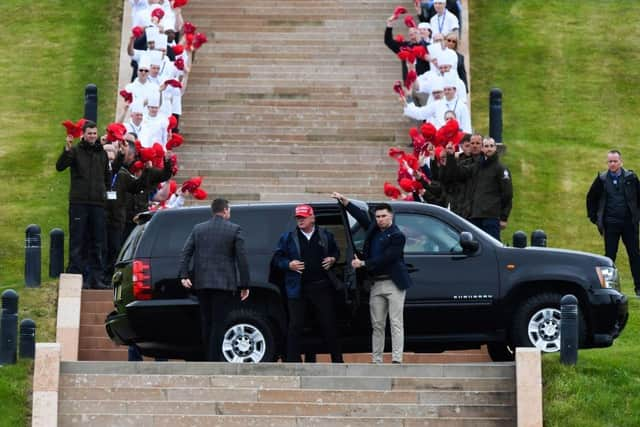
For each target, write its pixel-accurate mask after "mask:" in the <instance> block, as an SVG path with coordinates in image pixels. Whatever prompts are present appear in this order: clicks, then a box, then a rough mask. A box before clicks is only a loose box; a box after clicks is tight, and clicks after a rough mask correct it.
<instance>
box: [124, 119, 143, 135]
mask: <svg viewBox="0 0 640 427" xmlns="http://www.w3.org/2000/svg"><path fill="white" fill-rule="evenodd" d="M142 123H143V122H140V124H139V125H137V126H136V124H135V123H133V120H131V119H129V120H127V121H126V122H125V124H124V127H126V128H127V132H128V133H135V134H136V135H140V132H141V131H142Z"/></svg>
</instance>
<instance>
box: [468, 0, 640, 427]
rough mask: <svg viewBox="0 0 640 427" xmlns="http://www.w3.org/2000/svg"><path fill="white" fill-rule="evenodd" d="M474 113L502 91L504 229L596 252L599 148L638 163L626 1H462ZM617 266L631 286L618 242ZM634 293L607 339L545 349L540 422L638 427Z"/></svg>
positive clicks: (633, 165)
mask: <svg viewBox="0 0 640 427" xmlns="http://www.w3.org/2000/svg"><path fill="white" fill-rule="evenodd" d="M470 12H471V17H470V24H471V28H470V32H471V61H472V67H471V76H472V90H473V104H472V111H473V121H474V124H475V126H476V128H477V129H478V130H480V131H481V132H486V130H487V129H488V110H487V106H488V93H489V90H490V88H492V87H499V88H501V89H502V91H503V100H504V119H503V120H504V142H505V144H506V145H507V146H508V154H507V156H506V157H505V158H504V161H505V163H506V164H507V165H508V166H509V167H510V169H511V171H512V173H513V180H514V187H515V198H514V207H513V211H512V215H511V218H510V221H509V222H510V224H509V227H508V229H507V230H506V233H505V234H504V236H505V239H507V240H510V236H511V235H512V234H513V232H514V231H516V230H518V229H522V230H524V231H526V232H527V234H530V233H531V231H533V230H535V229H537V228H542V229H544V230H545V231H546V232H547V234H548V241H549V246H556V247H565V248H571V249H577V250H584V251H590V252H596V253H602V251H603V243H602V239H601V238H600V236H599V235H598V233H597V231H596V229H595V227H594V226H593V225H592V224H591V223H590V222H589V221H588V220H587V218H586V210H585V195H586V192H587V190H588V189H589V186H590V185H591V182H592V181H593V179H594V178H595V176H596V172H597V171H599V170H604V169H606V163H605V160H606V151H607V150H608V149H610V148H618V149H620V150H621V151H622V154H623V159H624V160H626V165H625V166H626V167H628V168H630V169H636V170H640V159H639V158H638V154H639V153H640V145H638V138H639V136H640V128H638V127H637V126H636V122H637V119H636V118H637V116H638V114H639V113H640V98H638V97H636V96H634V94H635V90H636V86H637V69H638V66H639V65H640V54H638V52H637V50H635V49H633V47H634V46H635V45H636V44H637V43H638V41H640V29H639V28H638V26H637V25H636V23H635V22H634V20H633V19H623V18H622V17H623V16H626V17H631V16H637V14H638V13H640V3H638V2H634V1H625V0H620V1H602V0H599V1H595V0H586V1H580V2H569V1H557V0H550V1H545V2H540V1H536V0H527V1H518V0H513V1H495V0H494V1H491V0H474V1H473V2H472V4H471V10H470ZM619 255H620V257H619V259H618V263H617V264H618V267H619V268H620V269H621V273H622V278H623V290H624V291H625V292H626V293H627V294H630V295H633V283H632V281H631V280H630V272H629V266H628V262H627V260H626V254H625V252H624V248H623V247H621V250H620V252H619ZM639 308H640V303H639V301H638V300H636V299H632V300H631V301H630V313H631V320H630V324H629V326H628V327H627V329H626V330H625V332H624V333H623V335H622V336H621V338H620V339H619V340H617V341H616V343H615V345H614V346H613V347H611V348H607V349H600V350H588V351H583V352H581V353H580V355H579V363H578V365H577V366H576V367H564V366H562V365H560V363H559V357H557V356H551V357H545V358H544V367H543V370H544V399H545V400H544V405H545V406H544V411H545V425H549V426H638V425H640V399H638V396H640V366H639V365H638V363H637V362H636V360H637V357H638V356H637V355H638V354H639V352H640V339H639V338H638V332H640V323H639V321H638V318H637V313H638V309H639Z"/></svg>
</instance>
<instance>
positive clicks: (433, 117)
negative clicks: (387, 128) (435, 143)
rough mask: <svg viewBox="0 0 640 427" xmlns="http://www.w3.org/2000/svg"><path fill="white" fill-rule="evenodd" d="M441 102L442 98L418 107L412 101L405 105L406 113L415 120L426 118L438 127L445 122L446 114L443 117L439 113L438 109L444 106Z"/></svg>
mask: <svg viewBox="0 0 640 427" xmlns="http://www.w3.org/2000/svg"><path fill="white" fill-rule="evenodd" d="M441 104H442V100H439V101H433V102H432V103H430V104H427V105H425V106H423V107H418V106H417V105H416V104H414V103H413V102H410V103H408V104H407V105H405V107H404V115H405V116H407V117H410V118H412V119H414V120H426V121H427V122H429V123H431V124H432V125H433V126H435V128H436V129H438V128H440V126H442V125H443V124H444V114H443V115H442V117H441V118H439V117H438V115H437V113H438V111H440V110H442V108H444V107H443V106H442V105H441Z"/></svg>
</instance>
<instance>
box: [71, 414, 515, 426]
mask: <svg viewBox="0 0 640 427" xmlns="http://www.w3.org/2000/svg"><path fill="white" fill-rule="evenodd" d="M87 424H88V425H91V426H93V427H112V426H115V425H127V426H129V425H131V426H136V427H150V426H167V427H168V426H171V427H210V426H216V427H217V426H220V427H300V426H326V427H370V426H372V425H375V426H379V427H418V426H429V427H507V426H510V427H511V426H513V425H514V419H513V418H489V419H487V418H424V417H405V418H379V417H374V418H352V417H302V416H259V415H258V416H247V415H211V416H208V415H202V416H198V415H164V414H163V415H138V414H131V415H127V416H126V418H124V419H123V417H121V416H118V415H111V414H92V415H60V418H59V425H60V426H61V427H62V426H75V425H87Z"/></svg>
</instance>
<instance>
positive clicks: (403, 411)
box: [60, 391, 514, 418]
mask: <svg viewBox="0 0 640 427" xmlns="http://www.w3.org/2000/svg"><path fill="white" fill-rule="evenodd" d="M119 393H120V391H118V392H115V393H114V394H116V395H118V394H119ZM60 413H61V414H63V415H67V414H85V415H87V414H104V413H108V414H114V415H126V414H149V415H157V414H165V415H177V414H184V415H280V416H304V417H309V416H315V417H318V416H320V417H357V418H363V417H367V418H369V417H451V418H458V417H460V418H469V417H513V416H514V410H513V405H512V403H508V404H495V403H487V402H480V403H477V404H471V403H469V404H467V403H465V404H459V403H457V402H456V403H454V404H444V403H443V404H430V403H420V404H388V403H383V404H380V403H374V404H371V403H356V404H347V403H328V402H322V403H311V402H307V403H305V404H304V405H300V404H299V402H291V403H284V402H235V401H215V402H208V401H205V402H203V401H195V402H194V401H190V400H185V401H176V402H173V401H170V402H148V401H126V400H125V399H121V400H119V401H105V400H95V401H87V400H84V401H63V402H61V404H60Z"/></svg>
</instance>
